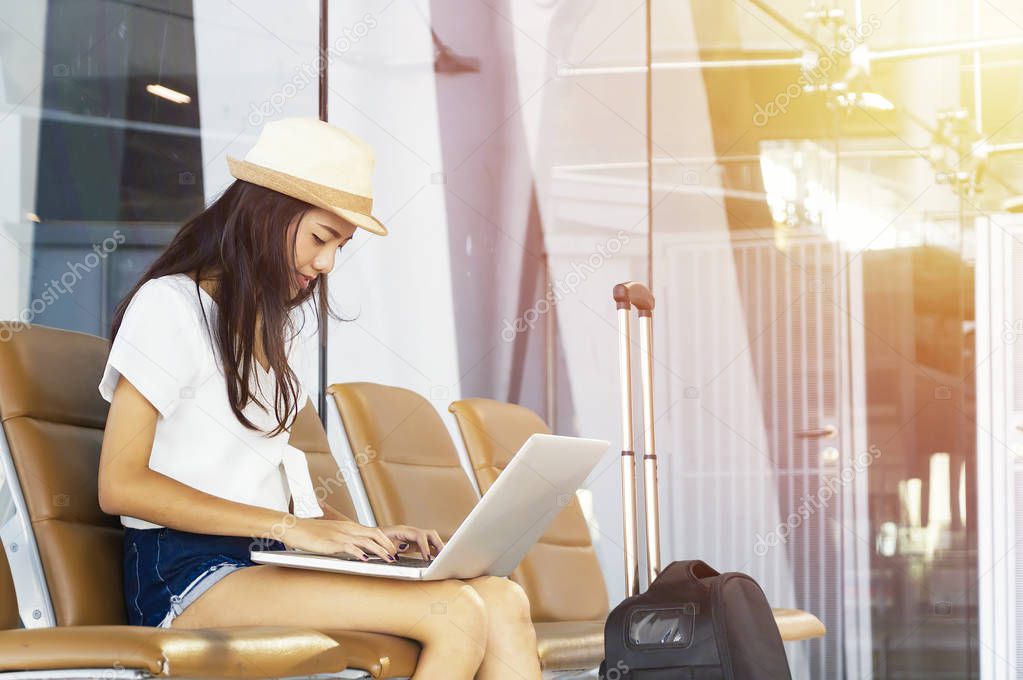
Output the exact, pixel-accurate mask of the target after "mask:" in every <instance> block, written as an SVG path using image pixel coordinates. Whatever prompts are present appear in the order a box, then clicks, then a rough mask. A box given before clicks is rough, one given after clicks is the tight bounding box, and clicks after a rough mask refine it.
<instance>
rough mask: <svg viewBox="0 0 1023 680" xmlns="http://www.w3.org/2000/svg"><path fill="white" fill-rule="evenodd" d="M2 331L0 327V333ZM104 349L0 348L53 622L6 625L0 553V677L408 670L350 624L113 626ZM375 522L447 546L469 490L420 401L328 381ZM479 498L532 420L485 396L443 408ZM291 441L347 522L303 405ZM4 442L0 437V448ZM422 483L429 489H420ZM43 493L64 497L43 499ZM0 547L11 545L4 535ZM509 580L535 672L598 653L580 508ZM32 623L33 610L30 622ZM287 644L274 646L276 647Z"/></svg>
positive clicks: (352, 513) (102, 345)
mask: <svg viewBox="0 0 1023 680" xmlns="http://www.w3.org/2000/svg"><path fill="white" fill-rule="evenodd" d="M0 328H2V325H0ZM107 347H108V343H107V341H106V340H104V339H102V338H97V337H94V336H89V335H85V334H80V333H73V332H69V331H61V330H57V329H51V328H45V327H40V326H33V327H29V328H27V329H24V330H19V331H18V332H17V333H14V334H13V335H12V339H11V340H10V341H8V342H4V343H0V419H2V422H3V427H4V433H5V435H6V443H7V445H8V447H9V454H10V460H12V461H13V464H14V467H15V468H16V474H17V478H18V479H17V481H15V480H13V479H11V480H8V483H9V484H11V485H12V487H17V489H16V491H17V492H18V493H15V494H14V496H15V497H16V498H20V497H21V495H23V497H24V505H25V508H24V510H25V512H26V514H27V516H28V519H30V521H31V530H30V532H28V533H30V534H31V535H30V536H25V537H24V539H25V540H24V541H23V545H26V546H31V545H35V546H37V549H38V555H39V561H40V562H41V567H42V572H43V575H44V577H45V584H44V588H45V591H46V593H47V595H48V600H49V602H50V603H52V609H53V618H54V623H55V625H56V628H52V627H50V628H30V629H24V630H11V629H14V628H17V627H18V623H19V622H20V621H31V618H29V617H28V616H26V612H24V611H22V612H20V613H19V611H18V607H17V604H16V602H15V595H14V586H13V582H12V579H11V578H10V577H9V576H8V575H6V572H5V569H6V566H7V563H6V554H5V552H6V551H0V679H2V678H3V677H4V673H5V672H11V671H19V670H26V671H40V670H44V669H76V668H77V669H83V668H84V669H88V668H101V669H102V668H107V669H109V668H110V667H111V664H113V663H115V662H116V664H119V666H120V668H121V669H123V670H125V671H132V670H134V671H137V672H138V674H139V675H149V674H152V675H174V676H186V675H194V674H196V672H197V669H201V670H202V673H203V674H205V675H208V676H217V677H238V678H254V677H281V676H299V675H311V674H315V673H331V672H338V671H340V670H341V669H344V668H350V669H358V670H360V671H364V672H365V673H366V674H369V675H371V676H372V677H374V678H397V677H408V676H410V675H411V674H412V672H413V670H414V668H415V663H416V659H417V657H418V652H419V647H418V645H417V644H416V643H415V642H414V641H412V640H409V639H406V638H400V637H394V636H388V635H382V634H375V633H356V632H351V631H313V630H300V629H295V628H276V627H258V628H230V629H223V630H203V631H179V630H165V629H157V628H151V627H132V626H127V625H125V612H124V605H123V597H122V586H121V583H122V582H121V526H120V522H119V520H118V518H117V517H113V516H109V515H106V514H104V513H103V512H102V511H100V509H99V505H98V501H97V498H96V487H97V485H96V478H97V473H98V462H99V451H100V445H101V442H102V434H103V428H104V424H105V418H106V411H107V407H108V405H107V404H106V402H105V401H103V400H102V399H101V398H100V397H99V394H98V392H97V390H96V389H95V386H96V385H97V384H98V382H99V379H100V374H101V371H102V367H103V366H104V364H105V359H106V351H107ZM328 391H329V393H330V394H331V395H332V397H333V399H334V402H335V404H336V406H337V408H338V412H339V414H340V416H341V419H342V422H343V424H344V429H345V432H346V433H347V436H348V441H349V445H350V446H351V449H352V451H353V452H357V453H359V452H361V453H362V454H365V453H367V452H370V453H371V455H357V456H356V460H358V461H360V463H361V464H360V465H359V467H358V473H359V474H360V476H361V480H362V483H363V486H364V487H365V490H366V496H367V500H368V501H369V504H370V506H371V508H372V511H373V515H374V517H375V519H376V521H377V522H378V523H379V524H410V525H415V526H423V527H429V528H434V529H436V530H437V531H438V532H439V533H440V534H441V536H442V538H444V539H445V540H447V539H448V538H450V536H451V534H452V533H453V532H454V530H455V528H456V527H457V526H458V525H459V524H460V523H461V521H462V519H463V518H464V517H465V516H466V515H467V514H468V513H469V511H470V510H471V509H472V507H473V505H474V504H475V503H476V501H477V498H476V493H475V490H474V489H473V487H472V483H471V481H470V480H469V478H468V477H467V476H466V475H465V473H464V471H463V470H462V468H461V465H460V462H459V459H458V453H457V451H456V449H455V447H454V444H453V442H452V441H451V438H450V436H449V434H448V431H447V429H446V428H445V426H444V424H443V421H442V420H441V419H440V416H439V415H438V414H437V412H436V411H435V410H434V409H433V407H432V405H431V404H430V403H429V402H428V401H426V400H425V399H423V398H422V397H420V396H419V395H417V394H415V393H414V392H411V391H409V390H404V389H400V388H394V387H386V386H382V385H375V384H370V383H350V384H338V385H333V386H331V387H330V388H329V390H328ZM451 410H452V412H453V413H454V415H455V418H456V420H457V422H458V425H459V428H460V431H461V433H462V435H463V439H464V441H465V444H466V449H467V452H468V454H469V458H470V461H471V462H472V469H473V473H474V475H475V477H476V481H477V483H478V484H479V486H480V489H481V490H483V491H485V490H486V488H488V487H489V485H490V484H492V483H493V481H494V480H495V479H496V477H497V475H498V474H499V473H500V471H501V469H503V467H504V466H505V465H506V464H507V463H508V461H509V459H510V457H511V455H513V454H514V452H515V451H517V450H518V448H519V447H520V446H521V444H522V442H524V441H525V439H526V438H528V436H529V435H530V434H532V433H534V432H547V431H548V430H547V427H546V425H545V424H544V423H543V421H542V420H541V419H540V418H539V417H537V416H536V415H535V414H533V413H532V412H531V411H528V410H527V409H524V408H522V407H518V406H514V405H509V404H502V403H499V402H495V401H491V400H480V399H470V400H464V401H459V402H455V403H454V404H452V405H451ZM291 443H292V445H294V446H296V447H298V448H300V449H302V450H303V451H305V452H306V454H307V457H308V460H309V468H310V472H311V474H312V477H313V481H314V484H315V485H317V486H318V487H319V488H318V491H320V492H321V496H324V495H325V502H327V503H329V504H330V505H332V506H333V507H335V508H336V509H337V510H339V511H341V512H342V513H344V514H345V515H347V516H349V517H353V518H354V517H356V516H357V513H356V510H355V507H354V503H353V499H352V496H351V494H350V493H349V491H348V489H347V487H346V486H345V485H344V484H343V483H339V482H341V481H343V480H344V478H345V476H344V475H343V474H342V473H341V470H340V468H339V466H338V464H337V462H336V459H335V456H334V455H333V454H332V452H331V450H330V446H329V444H328V440H327V436H326V433H325V432H324V430H323V428H322V426H321V424H320V419H319V416H318V415H317V413H316V411H315V410H314V409H313V408H312V406H311V405H309V406H306V407H305V408H304V409H303V410H302V412H301V413H300V414H299V418H298V420H297V421H296V423H295V425H294V427H293V429H292V432H291ZM2 444H3V441H0V445H2ZM424 481H425V482H427V483H424ZM55 499H63V500H62V501H61V502H56V501H55ZM4 543H5V548H8V549H9V546H8V544H7V537H6V536H5V537H4ZM512 578H513V579H514V580H516V581H517V582H518V583H520V584H521V585H522V586H523V588H524V589H525V591H526V593H527V594H528V595H529V597H530V601H531V605H532V615H533V620H534V623H535V626H536V630H537V638H538V642H539V649H538V654H539V656H540V659H541V664H542V666H543V668H544V669H545V671H558V670H568V669H589V668H593V667H594V666H595V665H596V664H597V663H598V662H599V660H600V658H601V656H602V653H603V635H602V632H603V620H604V617H605V616H606V614H607V610H608V601H607V590H606V587H605V585H604V581H603V577H602V575H601V572H600V569H599V565H598V563H597V559H596V555H595V554H594V552H593V548H592V545H591V544H590V538H589V532H588V529H587V527H586V523H585V521H584V519H583V516H582V512H581V509H580V507H579V505H578V503H577V502H576V501H575V500H574V499H573V502H572V503H571V504H570V505H569V506H568V507H566V508H565V510H564V511H563V512H562V514H561V515H560V516H559V517H558V518H557V520H556V521H555V523H554V524H553V525H552V526H551V528H550V529H549V530H548V531H547V533H546V534H545V535H544V537H543V538H542V539H541V541H540V542H539V543H538V544H537V545H536V546H535V547H534V548H533V550H532V551H531V552H530V553H529V555H528V556H527V557H526V559H525V560H524V561H523V563H522V564H521V565H520V566H519V568H518V569H516V571H515V573H514V574H513V575H512ZM776 615H777V618H778V621H779V627H780V628H781V631H782V635H783V637H784V638H786V639H790V640H792V639H807V638H810V637H817V636H819V635H822V634H823V626H821V624H820V622H819V621H818V620H817V619H816V618H815V617H813V616H812V615H809V614H806V613H803V612H798V611H795V610H778V611H777V612H776ZM29 616H31V614H29ZM283 649H286V650H287V653H286V654H282V650H283Z"/></svg>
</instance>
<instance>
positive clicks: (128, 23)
mask: <svg viewBox="0 0 1023 680" xmlns="http://www.w3.org/2000/svg"><path fill="white" fill-rule="evenodd" d="M0 19H2V21H3V23H4V25H6V26H7V27H8V29H9V33H8V37H9V39H8V40H4V41H0V60H2V64H3V89H2V101H3V102H4V109H5V112H4V116H3V119H2V121H0V135H2V136H3V144H4V149H5V151H6V153H5V161H4V163H5V167H6V173H7V174H6V176H7V178H8V181H5V182H4V183H3V184H4V189H3V191H5V192H7V194H6V198H5V200H4V201H3V204H4V206H6V207H5V208H4V214H3V224H2V227H0V236H2V238H0V272H2V273H3V275H4V277H5V279H6V280H5V281H4V282H3V287H2V294H0V318H4V319H20V320H23V321H26V322H32V323H37V324H42V325H47V326H54V327H59V328H66V329H70V330H77V331H84V332H88V333H92V334H96V335H106V334H107V333H108V332H109V323H110V318H111V315H112V312H113V309H114V307H115V306H116V304H117V303H118V302H119V301H120V300H121V298H122V297H123V296H124V295H125V293H126V292H127V291H128V290H130V288H131V287H133V286H134V284H135V283H136V282H137V281H138V279H139V277H140V276H141V275H142V273H143V272H144V271H145V269H146V268H147V267H148V266H149V264H150V263H151V262H152V261H153V260H154V259H155V258H156V256H157V254H158V253H159V252H160V251H161V250H162V249H163V248H164V247H165V246H166V245H167V243H169V242H170V239H171V238H172V237H173V235H174V233H175V232H176V231H177V229H178V227H179V226H180V225H181V223H182V222H183V221H185V220H186V219H188V218H189V217H190V216H192V215H193V214H194V213H196V212H198V211H200V210H202V208H203V207H204V205H206V203H207V202H208V201H209V200H210V199H211V198H212V197H214V196H215V195H217V194H219V192H220V191H221V190H223V189H224V188H225V187H226V186H227V184H228V183H229V182H230V181H231V180H232V179H233V178H231V177H230V176H229V174H228V172H227V166H226V160H225V155H226V154H228V153H231V154H233V155H236V156H241V155H243V154H244V152H245V151H246V150H247V148H248V147H249V146H250V145H251V144H252V143H253V142H254V141H255V137H256V134H257V133H258V131H259V127H260V126H261V125H262V123H263V122H264V121H265V120H266V119H269V118H271V117H277V116H281V115H311V116H315V115H316V96H317V91H316V85H315V77H314V79H313V83H312V85H311V86H310V87H305V88H298V87H296V88H290V87H289V88H285V85H294V77H295V71H296V70H298V69H300V67H301V66H303V65H304V64H306V63H307V62H311V61H313V60H314V59H315V57H316V54H317V34H318V3H316V2H315V0H304V1H303V2H297V3H289V4H288V6H287V7H286V8H285V7H284V6H283V5H279V4H275V3H252V4H248V5H246V7H245V8H243V7H241V6H240V5H238V4H237V3H231V2H228V1H227V0H223V1H221V0H208V1H204V2H202V3H195V7H194V8H193V3H192V2H189V1H187V0H173V1H170V2H160V3H156V2H120V1H117V0H81V1H79V0H52V1H51V2H46V3H5V4H4V5H3V6H2V7H0ZM267 26H272V27H273V29H272V30H270V29H268V28H265V27H267ZM302 73H305V72H304V71H302ZM285 89H286V94H285V95H282V94H281V92H283V91H285Z"/></svg>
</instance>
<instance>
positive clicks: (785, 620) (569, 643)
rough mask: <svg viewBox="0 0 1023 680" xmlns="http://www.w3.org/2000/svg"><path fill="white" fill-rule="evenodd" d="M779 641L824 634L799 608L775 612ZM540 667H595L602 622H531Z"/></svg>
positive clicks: (600, 646) (599, 655) (601, 641)
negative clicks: (534, 632)
mask: <svg viewBox="0 0 1023 680" xmlns="http://www.w3.org/2000/svg"><path fill="white" fill-rule="evenodd" d="M773 611H774V620H775V622H777V624H778V631H779V632H780V633H781V639H782V640H785V641H796V640H809V639H811V638H816V637H822V636H823V635H824V633H825V632H826V629H825V628H824V624H823V623H821V621H820V619H818V618H817V617H816V616H814V615H813V614H811V613H809V612H805V611H803V610H801V609H775V610H773ZM533 626H534V627H535V628H536V641H537V647H538V648H539V651H540V665H541V667H542V668H543V669H544V670H576V669H586V668H596V667H597V666H598V665H600V661H601V659H603V658H604V622H603V621H556V622H547V623H534V624H533Z"/></svg>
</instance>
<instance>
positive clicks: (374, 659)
mask: <svg viewBox="0 0 1023 680" xmlns="http://www.w3.org/2000/svg"><path fill="white" fill-rule="evenodd" d="M324 632H325V633H326V634H327V635H329V636H330V637H332V638H334V639H335V640H337V641H338V643H339V644H340V645H341V647H343V648H344V650H345V653H346V654H348V667H349V668H356V669H358V670H361V671H366V672H367V673H369V674H370V675H372V676H373V677H374V678H407V677H409V676H411V675H412V674H413V673H414V672H415V670H416V663H418V661H419V651H420V646H419V643H418V642H416V641H415V640H410V639H408V638H403V637H397V636H395V635H384V634H383V633H366V632H362V631H353V630H327V631H324Z"/></svg>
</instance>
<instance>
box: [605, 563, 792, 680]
mask: <svg viewBox="0 0 1023 680" xmlns="http://www.w3.org/2000/svg"><path fill="white" fill-rule="evenodd" d="M600 678H601V680H791V678H792V676H791V674H790V673H789V664H788V660H787V659H786V657H785V647H784V645H783V643H782V639H781V634H780V633H779V632H778V626H777V624H776V623H775V621H774V614H773V613H772V612H771V606H770V605H769V604H768V602H767V598H766V597H765V596H764V592H763V591H762V590H761V589H760V586H759V585H757V582H756V581H754V580H753V579H752V578H750V577H749V576H747V575H746V574H740V573H736V572H731V573H726V574H719V573H718V572H717V571H715V570H714V569H712V568H711V567H709V566H708V565H707V564H706V563H704V562H701V561H699V560H688V561H682V562H672V563H671V564H669V565H668V566H667V567H665V569H664V570H663V571H661V573H660V574H659V575H658V576H657V578H656V579H655V580H654V582H653V583H652V584H650V587H649V588H648V589H647V590H646V592H644V593H641V594H639V595H634V596H633V597H630V598H627V599H625V600H624V601H623V602H622V603H621V604H620V605H618V606H617V607H615V608H614V609H613V610H612V611H611V614H610V615H609V616H608V618H607V623H606V624H605V625H604V661H603V662H602V663H601V665H600Z"/></svg>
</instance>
